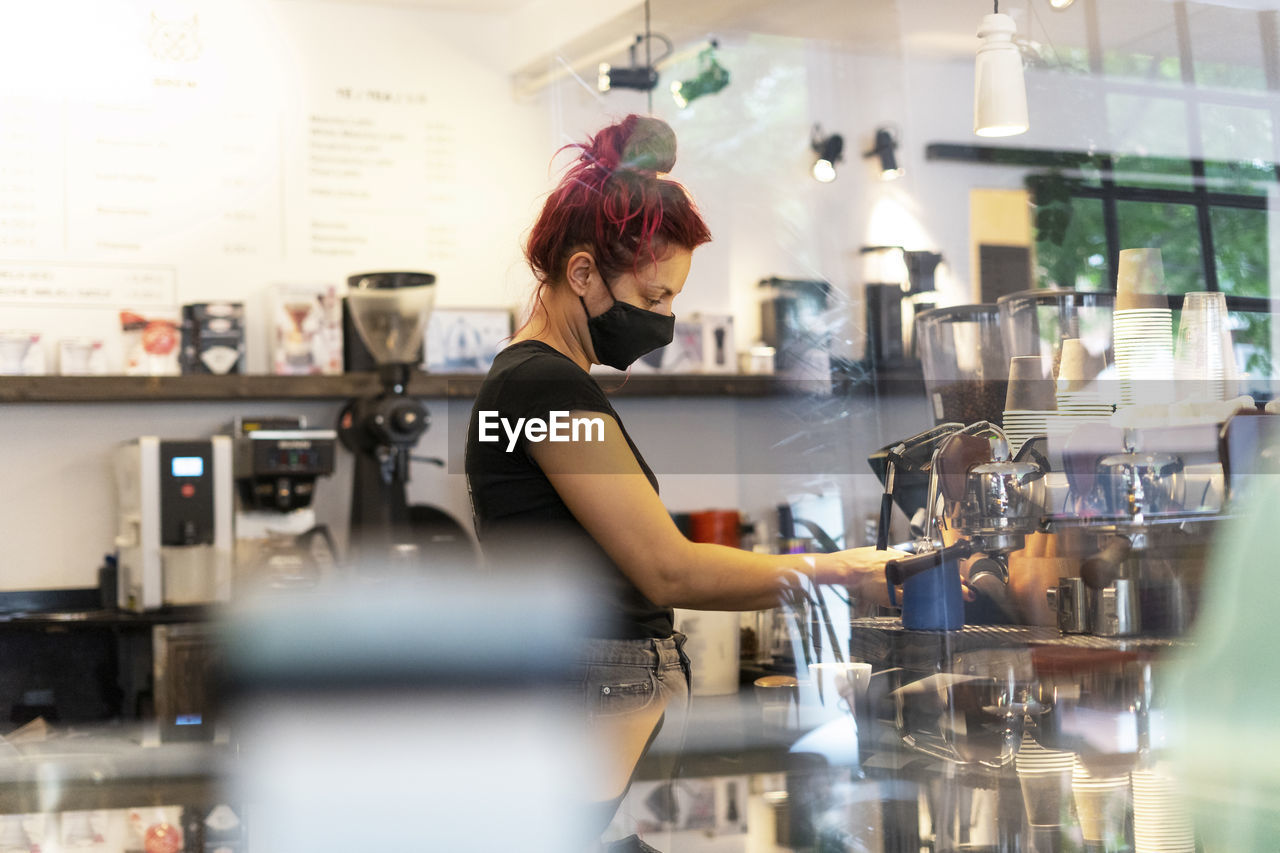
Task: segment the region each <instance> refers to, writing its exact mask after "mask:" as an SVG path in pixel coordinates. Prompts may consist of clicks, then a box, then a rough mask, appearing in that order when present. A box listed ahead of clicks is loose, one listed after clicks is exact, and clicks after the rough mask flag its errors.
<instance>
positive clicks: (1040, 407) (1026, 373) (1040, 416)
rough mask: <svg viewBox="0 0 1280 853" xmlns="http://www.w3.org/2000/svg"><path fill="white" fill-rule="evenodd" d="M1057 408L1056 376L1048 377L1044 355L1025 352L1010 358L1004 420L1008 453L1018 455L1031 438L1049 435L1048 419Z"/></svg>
mask: <svg viewBox="0 0 1280 853" xmlns="http://www.w3.org/2000/svg"><path fill="white" fill-rule="evenodd" d="M1056 408H1057V402H1056V401H1055V399H1054V392H1053V379H1052V378H1047V377H1046V376H1045V374H1044V365H1043V363H1042V360H1041V357H1040V356H1038V355H1025V356H1017V357H1015V358H1013V359H1012V360H1010V362H1009V390H1008V392H1007V394H1006V396H1005V402H1004V419H1003V421H1002V422H1001V423H1002V426H1003V427H1004V435H1005V439H1006V440H1007V441H1008V442H1009V452H1010V453H1013V454H1017V452H1018V451H1019V450H1021V449H1022V445H1024V444H1026V443H1027V442H1028V441H1029V440H1031V439H1032V438H1035V437H1036V436H1039V435H1048V433H1049V419H1050V417H1052V415H1053V412H1054V410H1055V409H1056Z"/></svg>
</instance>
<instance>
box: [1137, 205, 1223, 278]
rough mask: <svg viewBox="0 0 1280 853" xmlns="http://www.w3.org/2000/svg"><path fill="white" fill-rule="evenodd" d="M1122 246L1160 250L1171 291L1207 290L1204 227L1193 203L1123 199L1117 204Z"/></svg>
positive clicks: (1165, 275) (1165, 276)
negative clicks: (1201, 228) (1203, 260)
mask: <svg viewBox="0 0 1280 853" xmlns="http://www.w3.org/2000/svg"><path fill="white" fill-rule="evenodd" d="M1116 218H1117V219H1118V220H1119V222H1120V247H1121V248H1123V249H1134V248H1153V249H1159V250H1160V254H1161V257H1162V259H1163V261H1164V280H1165V286H1166V287H1167V288H1168V292H1169V293H1186V292H1188V291H1191V290H1205V289H1206V287H1205V283H1204V265H1203V262H1202V261H1201V248H1200V229H1199V225H1198V224H1197V220H1196V209H1195V208H1194V207H1192V206H1191V205H1189V204H1160V203H1157V202H1146V201H1122V202H1119V203H1117V204H1116Z"/></svg>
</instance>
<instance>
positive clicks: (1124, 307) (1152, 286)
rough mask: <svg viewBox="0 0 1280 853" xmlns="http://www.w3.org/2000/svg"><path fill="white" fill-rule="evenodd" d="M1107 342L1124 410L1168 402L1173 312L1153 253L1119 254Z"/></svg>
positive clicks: (1161, 267)
mask: <svg viewBox="0 0 1280 853" xmlns="http://www.w3.org/2000/svg"><path fill="white" fill-rule="evenodd" d="M1112 325H1113V329H1112V341H1113V346H1114V348H1115V356H1116V372H1117V374H1118V375H1119V378H1120V386H1121V390H1120V399H1121V403H1122V404H1124V405H1130V404H1134V403H1144V404H1150V403H1168V402H1172V401H1171V400H1170V399H1168V397H1169V396H1170V395H1169V394H1168V393H1167V390H1168V387H1169V386H1168V383H1169V380H1170V378H1172V377H1173V373H1174V371H1173V364H1174V362H1173V311H1172V310H1171V309H1170V308H1169V299H1168V297H1167V296H1166V295H1165V285H1164V265H1163V264H1162V262H1161V260H1160V250H1159V249H1122V250H1121V251H1120V270H1119V274H1118V276H1117V277H1116V310H1115V313H1114V314H1112Z"/></svg>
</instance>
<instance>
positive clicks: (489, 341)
mask: <svg viewBox="0 0 1280 853" xmlns="http://www.w3.org/2000/svg"><path fill="white" fill-rule="evenodd" d="M510 336H511V311H510V310H508V309H506V308H437V309H436V310H435V311H433V312H432V313H431V319H430V320H428V321H427V330H426V342H425V346H424V347H423V352H424V354H425V356H426V365H425V366H426V369H427V370H428V371H431V372H436V373H485V372H487V371H488V370H489V367H490V366H491V365H492V364H493V359H494V356H496V355H497V354H498V351H499V350H501V349H502V348H503V347H504V346H506V344H507V338H509V337H510Z"/></svg>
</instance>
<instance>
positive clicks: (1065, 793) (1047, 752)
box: [1013, 732, 1076, 827]
mask: <svg viewBox="0 0 1280 853" xmlns="http://www.w3.org/2000/svg"><path fill="white" fill-rule="evenodd" d="M1075 759H1076V755H1075V753H1074V752H1063V751H1061V750H1056V749H1045V748H1044V747H1042V746H1041V745H1040V744H1038V743H1036V742H1035V740H1033V739H1032V737H1031V734H1030V733H1029V732H1028V733H1024V734H1023V736H1022V745H1021V746H1020V747H1019V748H1018V752H1017V754H1016V755H1015V756H1014V757H1013V766H1014V769H1015V770H1016V771H1017V773H1018V783H1019V784H1020V785H1021V787H1022V802H1023V805H1024V806H1025V807H1026V810H1027V823H1028V824H1030V825H1031V826H1033V827H1041V826H1061V825H1062V822H1063V815H1064V814H1065V813H1066V812H1067V811H1069V809H1068V808H1067V806H1068V804H1069V803H1070V800H1071V773H1072V769H1073V768H1074V766H1075Z"/></svg>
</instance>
